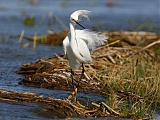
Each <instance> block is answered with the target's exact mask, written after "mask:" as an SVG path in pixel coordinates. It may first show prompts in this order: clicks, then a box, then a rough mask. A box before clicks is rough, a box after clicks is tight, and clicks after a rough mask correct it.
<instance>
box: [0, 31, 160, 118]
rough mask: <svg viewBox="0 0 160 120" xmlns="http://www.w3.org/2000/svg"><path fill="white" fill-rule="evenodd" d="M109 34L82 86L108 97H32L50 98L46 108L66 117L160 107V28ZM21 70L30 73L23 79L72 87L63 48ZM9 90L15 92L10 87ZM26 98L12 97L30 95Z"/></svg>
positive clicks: (145, 114) (138, 114)
mask: <svg viewBox="0 0 160 120" xmlns="http://www.w3.org/2000/svg"><path fill="white" fill-rule="evenodd" d="M104 34H106V35H108V36H109V37H110V40H109V43H108V44H106V45H105V46H102V47H100V48H98V49H96V50H95V51H94V52H93V53H92V58H93V63H92V64H87V63H86V64H85V70H86V71H85V76H84V78H83V79H82V81H81V83H80V87H79V88H78V91H83V92H86V94H89V93H94V94H101V95H103V96H105V97H106V100H105V101H99V102H93V103H92V105H91V106H80V105H79V104H74V103H72V102H71V101H69V100H60V99H58V100H57V99H55V98H44V97H40V96H38V95H36V94H34V96H32V99H33V98H35V99H34V100H32V101H30V102H43V103H46V104H47V105H49V106H50V107H45V109H46V110H47V111H48V110H52V111H53V112H56V113H57V115H58V113H61V114H62V115H61V116H63V117H69V116H78V115H80V116H91V117H106V116H118V117H130V118H134V119H141V118H143V119H144V118H149V117H151V116H152V114H153V113H154V111H155V108H160V101H159V100H160V54H159V51H160V48H159V46H160V37H159V34H156V33H147V32H104ZM17 73H18V74H23V75H24V76H25V79H24V80H22V81H21V82H20V83H19V84H23V85H27V86H34V87H43V88H48V89H61V90H70V91H72V84H71V78H70V68H69V66H68V61H67V60H66V58H65V56H64V55H63V54H62V55H57V54H55V56H54V57H53V58H48V59H40V60H37V61H36V62H35V63H30V64H23V65H22V66H21V68H20V69H19V70H18V71H17ZM80 73H81V71H80V70H77V71H75V81H77V80H76V78H78V76H79V75H80ZM2 93H3V92H1V94H0V97H1V99H2V100H3V99H7V100H10V98H9V97H4V96H5V95H3V94H2ZM4 93H5V92H4ZM9 94H12V92H10V93H9V92H8V95H9ZM16 94H17V92H16ZM21 94H24V93H21ZM28 94H29V95H30V94H31V93H28ZM29 95H28V96H29ZM11 98H14V97H11ZM22 98H23V97H22ZM22 98H21V97H19V98H18V99H13V100H17V101H26V100H24V99H22ZM41 99H43V100H41ZM27 101H29V100H27ZM46 101H47V102H46ZM48 101H50V102H48ZM62 108H63V109H62ZM55 110H56V111H55ZM62 111H63V112H62Z"/></svg>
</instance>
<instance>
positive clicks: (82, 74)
mask: <svg viewBox="0 0 160 120" xmlns="http://www.w3.org/2000/svg"><path fill="white" fill-rule="evenodd" d="M84 72H85V70H84V65H83V63H82V73H81V76H80V78H79V81H78V84H77V87H79V84H80V81H81V79H82V77H83V76H84Z"/></svg>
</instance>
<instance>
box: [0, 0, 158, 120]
mask: <svg viewBox="0 0 160 120" xmlns="http://www.w3.org/2000/svg"><path fill="white" fill-rule="evenodd" d="M108 2H109V0H88V1H87V0H80V1H75V0H69V1H66V0H54V1H53V0H38V4H37V5H33V4H31V0H25V1H24V0H23V1H22V0H14V1H13V0H1V1H0V89H6V90H12V91H13V90H16V91H19V92H21V91H27V92H28V91H30V92H35V93H37V94H39V95H41V94H43V95H45V96H50V95H51V96H53V97H56V98H66V97H67V96H68V94H69V93H70V92H69V91H61V90H47V89H42V88H33V87H26V86H23V85H18V82H19V81H20V78H23V76H20V75H17V74H15V71H16V70H17V69H18V68H19V67H20V66H21V65H22V64H23V63H30V62H34V61H36V60H37V59H40V58H47V57H52V56H53V54H54V53H61V52H62V47H61V46H59V47H57V46H52V47H51V46H45V45H38V46H37V47H36V49H33V46H32V42H30V44H31V45H30V46H29V47H28V48H23V47H22V44H21V45H19V44H18V39H11V38H9V36H10V35H18V34H20V33H21V31H22V29H24V30H25V35H27V36H33V35H34V34H35V33H36V34H37V35H45V34H47V30H49V29H52V30H54V31H62V30H63V27H62V26H61V25H60V24H59V23H58V22H57V21H56V20H55V19H53V22H52V23H53V24H52V25H48V14H49V13H52V15H56V16H58V17H59V18H60V19H61V20H62V21H63V22H64V24H66V25H67V26H68V23H69V15H70V14H71V13H72V12H73V11H75V10H77V9H88V10H90V11H92V14H91V22H82V23H83V24H84V25H85V26H86V28H88V29H96V30H145V31H154V32H158V31H160V24H159V22H160V18H159V12H160V8H159V0H152V1H151V0H134V1H132V0H114V3H113V6H108ZM26 16H34V17H35V19H36V22H35V25H34V26H32V27H28V26H25V25H24V24H23V19H24V18H25V17H26ZM27 42H28V41H27V40H24V41H23V44H24V43H27ZM82 96H85V98H84V99H97V98H99V96H98V97H96V96H95V95H92V94H91V95H88V94H87V95H85V94H84V93H80V94H79V98H81V97H82ZM37 108H39V106H38V105H36V104H21V103H6V102H0V119H6V120H8V119H17V118H18V119H44V116H39V115H37V114H34V113H33V112H31V111H33V110H35V109H37ZM156 117H157V118H158V117H159V115H158V113H157V114H156ZM45 119H49V118H45ZM79 119H81V118H79ZM82 119H83V118H82ZM108 119H112V118H108Z"/></svg>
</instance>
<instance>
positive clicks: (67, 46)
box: [63, 10, 108, 101]
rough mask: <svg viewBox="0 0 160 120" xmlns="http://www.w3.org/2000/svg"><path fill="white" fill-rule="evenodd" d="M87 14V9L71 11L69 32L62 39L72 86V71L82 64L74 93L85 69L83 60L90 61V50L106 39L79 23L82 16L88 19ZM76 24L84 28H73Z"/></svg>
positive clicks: (88, 12) (100, 44)
mask: <svg viewBox="0 0 160 120" xmlns="http://www.w3.org/2000/svg"><path fill="white" fill-rule="evenodd" d="M89 14H90V11H88V10H77V11H75V12H73V13H72V14H71V15H70V24H69V25H70V33H69V34H68V36H66V38H65V39H64V40H63V48H64V53H65V55H66V57H67V59H68V61H69V65H70V68H71V77H72V84H73V87H75V86H74V78H73V71H75V70H77V69H79V67H80V65H81V64H82V74H81V76H80V79H79V81H78V84H77V86H76V89H75V94H76V92H77V87H78V86H79V83H80V80H81V79H82V77H83V75H84V71H85V70H84V66H83V63H85V62H89V63H91V62H92V58H91V54H90V52H91V51H93V50H94V49H95V48H97V47H99V46H102V45H104V44H105V42H107V39H108V37H107V36H105V35H102V34H99V33H97V32H94V31H90V30H88V29H85V28H84V27H83V26H82V25H81V24H80V23H79V21H80V20H82V18H85V19H87V20H89ZM76 24H77V25H79V26H81V27H82V28H84V29H83V30H78V29H75V25H76ZM73 94H74V93H73ZM68 98H70V97H68ZM75 101H76V99H75Z"/></svg>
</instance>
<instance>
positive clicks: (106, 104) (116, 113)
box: [102, 102, 120, 115]
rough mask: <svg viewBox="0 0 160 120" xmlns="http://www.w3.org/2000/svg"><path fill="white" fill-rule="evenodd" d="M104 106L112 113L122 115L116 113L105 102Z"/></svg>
mask: <svg viewBox="0 0 160 120" xmlns="http://www.w3.org/2000/svg"><path fill="white" fill-rule="evenodd" d="M102 105H104V106H105V107H106V108H107V109H108V110H109V111H110V112H112V113H114V114H116V115H120V113H118V112H116V111H115V110H113V109H112V108H111V107H109V106H108V105H107V104H105V103H104V102H102Z"/></svg>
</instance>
